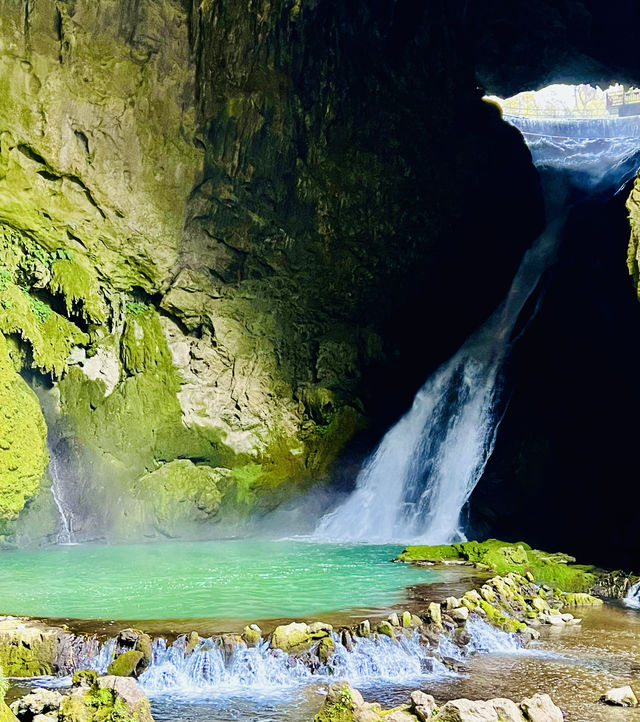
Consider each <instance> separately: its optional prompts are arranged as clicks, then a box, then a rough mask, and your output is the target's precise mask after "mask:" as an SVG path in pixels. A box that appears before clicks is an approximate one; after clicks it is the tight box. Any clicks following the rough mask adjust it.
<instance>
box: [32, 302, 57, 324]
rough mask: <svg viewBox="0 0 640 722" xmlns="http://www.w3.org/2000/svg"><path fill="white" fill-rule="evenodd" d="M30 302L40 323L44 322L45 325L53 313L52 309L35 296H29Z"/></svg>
mask: <svg viewBox="0 0 640 722" xmlns="http://www.w3.org/2000/svg"><path fill="white" fill-rule="evenodd" d="M29 301H30V302H31V308H32V309H33V313H34V314H35V315H36V317H37V318H38V320H39V321H42V322H43V323H44V322H45V321H46V320H47V319H48V318H49V316H51V314H52V313H53V311H52V310H51V308H50V307H49V306H47V304H46V303H44V302H43V301H41V300H40V299H39V298H35V296H29Z"/></svg>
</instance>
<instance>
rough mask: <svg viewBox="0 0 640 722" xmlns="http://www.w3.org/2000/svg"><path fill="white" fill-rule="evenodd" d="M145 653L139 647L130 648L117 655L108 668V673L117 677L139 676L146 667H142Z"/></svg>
mask: <svg viewBox="0 0 640 722" xmlns="http://www.w3.org/2000/svg"><path fill="white" fill-rule="evenodd" d="M143 659H144V654H143V653H142V652H139V651H138V650H137V649H130V650H129V651H128V652H123V653H122V654H121V655H119V656H118V657H116V658H115V659H114V660H113V662H111V664H110V665H109V667H108V668H107V673H108V674H111V675H114V676H116V677H137V676H138V674H140V673H141V672H142V671H144V669H140V668H139V667H140V666H141V663H142V662H143Z"/></svg>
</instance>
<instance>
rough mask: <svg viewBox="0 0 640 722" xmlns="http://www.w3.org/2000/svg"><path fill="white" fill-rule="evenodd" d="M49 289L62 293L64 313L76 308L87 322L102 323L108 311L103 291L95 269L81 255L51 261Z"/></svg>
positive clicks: (55, 292)
mask: <svg viewBox="0 0 640 722" xmlns="http://www.w3.org/2000/svg"><path fill="white" fill-rule="evenodd" d="M58 255H59V254H58ZM49 288H50V290H51V292H52V293H54V294H60V295H62V296H63V298H64V301H65V306H66V308H67V313H70V312H72V311H74V310H79V311H80V312H81V313H82V315H83V316H84V318H85V319H86V320H87V321H94V322H95V323H104V322H105V320H106V315H107V314H106V306H105V303H104V300H103V297H102V290H101V288H100V284H99V282H98V279H97V277H96V272H95V270H94V268H93V267H92V266H91V264H90V263H89V262H88V261H87V259H86V258H84V256H78V257H77V259H76V258H73V259H71V258H68V257H66V258H58V260H56V261H54V262H53V263H52V265H51V280H50V281H49Z"/></svg>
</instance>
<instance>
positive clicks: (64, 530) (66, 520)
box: [49, 447, 74, 544]
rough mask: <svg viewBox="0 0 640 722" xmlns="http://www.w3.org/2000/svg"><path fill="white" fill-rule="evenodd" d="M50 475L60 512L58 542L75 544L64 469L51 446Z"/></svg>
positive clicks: (52, 490)
mask: <svg viewBox="0 0 640 722" xmlns="http://www.w3.org/2000/svg"><path fill="white" fill-rule="evenodd" d="M49 476H50V477H51V493H52V495H53V501H54V502H55V505H56V508H57V509H58V514H59V515H60V525H61V529H60V531H59V533H58V536H57V539H56V542H57V543H58V544H73V543H74V537H73V531H74V530H73V512H72V511H71V507H70V505H69V504H67V501H66V499H65V485H64V470H63V469H62V468H61V463H60V460H59V459H58V457H57V456H56V453H55V449H53V448H51V447H50V448H49Z"/></svg>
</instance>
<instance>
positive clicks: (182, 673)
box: [140, 634, 450, 700]
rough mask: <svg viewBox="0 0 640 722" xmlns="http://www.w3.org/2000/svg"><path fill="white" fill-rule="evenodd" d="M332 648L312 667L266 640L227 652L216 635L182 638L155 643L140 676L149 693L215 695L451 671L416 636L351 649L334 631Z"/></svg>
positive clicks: (420, 676) (379, 680)
mask: <svg viewBox="0 0 640 722" xmlns="http://www.w3.org/2000/svg"><path fill="white" fill-rule="evenodd" d="M333 640H334V645H335V652H334V654H333V656H332V658H331V660H330V663H329V665H328V666H326V667H325V666H320V667H318V668H310V667H308V666H306V665H305V664H304V663H303V662H302V661H300V660H299V659H296V658H295V657H291V656H289V655H288V654H286V653H284V652H282V651H280V650H272V649H270V647H269V643H268V642H267V641H263V642H261V643H260V644H259V645H258V646H257V647H253V648H251V647H249V648H247V647H243V646H238V647H236V648H235V650H234V651H233V652H232V653H231V655H230V656H227V655H226V654H225V650H224V648H223V646H222V645H221V642H220V640H217V639H206V640H203V641H201V642H200V643H199V644H198V645H197V646H196V648H195V649H194V650H193V651H191V650H189V649H188V648H187V645H186V642H185V640H184V638H180V639H178V640H177V641H176V642H174V643H173V644H171V645H167V644H166V642H165V641H164V640H162V639H161V640H157V641H156V642H155V643H154V649H153V662H152V664H151V666H150V667H149V669H147V670H146V671H145V672H144V674H142V675H141V677H140V683H141V685H142V687H143V689H144V690H145V692H146V693H147V694H148V695H149V696H150V697H165V696H170V697H172V698H176V697H183V698H185V699H190V700H193V699H194V698H201V699H202V698H206V699H210V698H217V697H229V696H233V695H246V694H247V692H251V695H252V696H254V697H255V696H260V695H266V696H270V695H274V694H278V693H282V692H284V691H286V690H288V689H291V688H292V687H297V686H300V685H305V684H309V683H311V682H320V681H328V682H330V681H332V680H334V679H348V680H349V682H350V683H351V684H354V685H360V686H367V685H370V684H377V683H392V682H395V683H406V682H407V680H409V681H411V680H414V681H415V682H416V683H419V682H420V681H421V680H423V679H425V678H428V677H434V676H441V675H446V674H450V672H449V671H448V670H447V668H446V667H445V666H444V665H443V664H442V662H440V661H439V660H438V659H437V658H435V657H434V656H433V654H431V653H430V652H429V650H428V649H426V648H425V647H423V646H422V645H421V644H420V641H419V639H418V635H417V634H414V635H413V636H411V637H409V638H406V639H399V640H392V639H390V638H389V637H383V636H381V637H377V638H371V639H364V638H362V639H359V638H356V639H354V640H353V645H352V648H350V649H349V650H348V649H347V648H346V647H345V646H344V645H343V644H342V643H341V642H340V639H339V637H338V635H336V634H334V635H333Z"/></svg>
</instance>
